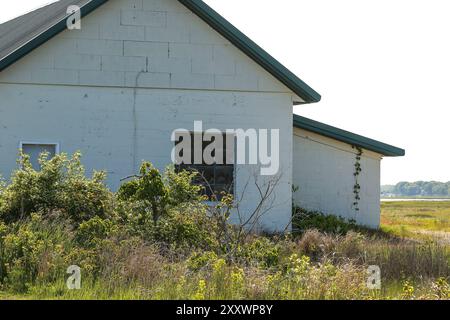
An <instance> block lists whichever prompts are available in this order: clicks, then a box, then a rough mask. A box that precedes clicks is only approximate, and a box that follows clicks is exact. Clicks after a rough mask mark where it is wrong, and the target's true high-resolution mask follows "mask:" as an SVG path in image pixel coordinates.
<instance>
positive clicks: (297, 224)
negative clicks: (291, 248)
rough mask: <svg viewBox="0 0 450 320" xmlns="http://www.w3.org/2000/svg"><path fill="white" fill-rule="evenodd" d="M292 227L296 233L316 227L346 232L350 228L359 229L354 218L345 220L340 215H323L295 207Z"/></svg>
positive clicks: (329, 230)
mask: <svg viewBox="0 0 450 320" xmlns="http://www.w3.org/2000/svg"><path fill="white" fill-rule="evenodd" d="M292 227H293V229H294V230H295V232H297V233H303V232H305V231H306V230H310V229H317V230H319V231H321V232H327V233H334V234H346V233H347V232H349V231H351V230H359V229H360V228H359V227H358V226H357V225H356V221H354V220H346V219H344V218H342V217H337V216H333V215H325V214H323V213H320V212H317V211H308V210H306V209H301V208H296V210H295V212H294V216H293V220H292Z"/></svg>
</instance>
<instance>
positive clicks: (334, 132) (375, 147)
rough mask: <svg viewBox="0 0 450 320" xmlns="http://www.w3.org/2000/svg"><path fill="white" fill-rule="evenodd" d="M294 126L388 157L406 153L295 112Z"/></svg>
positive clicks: (400, 155)
mask: <svg viewBox="0 0 450 320" xmlns="http://www.w3.org/2000/svg"><path fill="white" fill-rule="evenodd" d="M294 127H296V128H300V129H304V130H307V131H311V132H314V133H317V134H320V135H322V136H325V137H329V138H332V139H336V140H338V141H341V142H345V143H348V144H350V145H352V146H357V147H360V148H363V149H366V150H370V151H373V152H376V153H379V154H382V155H384V156H387V157H402V156H404V155H405V150H403V149H400V148H397V147H394V146H391V145H389V144H385V143H383V142H379V141H376V140H373V139H370V138H366V137H363V136H360V135H358V134H355V133H352V132H349V131H345V130H342V129H339V128H336V127H332V126H329V125H327V124H324V123H321V122H318V121H314V120H311V119H308V118H305V117H301V116H299V115H296V114H294Z"/></svg>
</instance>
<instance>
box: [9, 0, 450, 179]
mask: <svg viewBox="0 0 450 320" xmlns="http://www.w3.org/2000/svg"><path fill="white" fill-rule="evenodd" d="M49 2H52V1H51V0H22V1H19V0H16V1H8V2H7V4H6V3H2V8H1V10H0V22H4V21H7V20H9V19H11V18H13V17H15V16H18V15H20V14H22V13H25V12H28V11H30V10H31V9H34V8H36V7H38V6H41V5H42V4H47V3H49ZM53 2H54V1H53ZM206 2H207V3H208V4H209V5H211V6H212V7H213V8H214V9H216V10H217V11H219V12H220V13H221V14H222V15H223V16H225V17H226V18H227V19H228V20H229V21H231V22H232V23H233V24H235V25H236V26H237V27H238V28H239V29H241V30H242V31H243V32H244V33H246V34H247V35H248V36H249V37H250V38H252V39H253V40H254V41H255V42H256V43H258V44H259V45H261V46H262V47H263V48H264V49H266V50H267V51H268V52H269V53H271V54H272V55H273V56H274V57H275V58H277V59H278V60H279V61H280V62H281V63H283V64H284V65H285V66H286V67H288V68H289V69H291V70H292V71H293V72H294V73H296V74H297V75H298V76H299V77H300V78H301V79H302V80H304V81H305V82H306V83H308V84H309V85H310V86H311V87H313V88H314V89H315V90H316V91H318V92H319V93H320V94H321V95H322V101H321V102H320V103H318V104H311V105H305V106H299V107H295V112H296V113H298V114H301V115H304V116H307V117H310V118H313V119H315V120H319V121H322V122H325V123H328V124H331V125H335V126H337V127H340V128H342V129H345V130H349V131H353V132H355V133H359V134H362V135H365V136H368V137H370V138H373V139H378V140H380V141H383V142H386V143H389V144H393V145H395V146H398V147H402V148H405V149H406V152H407V156H406V157H403V158H386V159H384V160H383V162H382V179H381V180H382V181H381V182H382V184H386V183H396V182H398V181H401V180H407V181H415V180H439V181H450V165H449V164H450V148H449V145H448V144H449V138H450V111H449V107H450V99H449V91H450V18H449V17H450V2H449V1H448V0H395V1H393V0H376V1H375V0H371V1H368V0H365V1H362V0H339V1H336V0H277V1H273V0H206Z"/></svg>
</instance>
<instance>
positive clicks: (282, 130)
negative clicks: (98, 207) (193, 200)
mask: <svg viewBox="0 0 450 320" xmlns="http://www.w3.org/2000/svg"><path fill="white" fill-rule="evenodd" d="M73 4H76V5H77V6H78V7H79V8H80V9H81V12H80V15H81V17H82V18H81V29H74V30H69V29H68V27H67V25H68V24H71V23H72V22H74V21H76V20H74V18H76V13H75V14H74V15H72V13H71V12H70V11H69V13H67V12H68V10H67V9H68V7H69V6H70V5H73ZM69 15H70V19H68V17H69ZM68 21H69V22H68ZM318 101H320V95H319V94H317V93H316V92H315V91H314V90H313V89H311V88H310V87H309V86H308V85H306V84H305V83H304V82H303V81H302V80H300V79H299V78H298V77H296V76H295V75H294V74H292V73H291V72H290V71H289V70H287V69H286V68H285V67H283V66H282V65H281V64H280V63H279V62H277V61H276V60H275V59H274V58H272V57H271V56H270V55H269V54H268V53H266V52H265V51H264V50H263V49H261V48H260V47H259V46H258V45H256V44H255V43H254V42H252V41H251V40H250V39H248V38H247V37H246V36H245V35H243V34H242V33H241V32H240V31H239V30H237V29H236V28H234V27H233V26H232V25H231V24H230V23H229V22H227V21H226V20H225V19H224V18H222V17H221V16H220V15H219V14H217V13H216V12H215V11H213V10H212V9H211V8H210V7H208V6H207V5H206V4H205V3H203V2H202V1H199V0H109V1H106V0H91V1H89V0H81V1H80V0H78V1H75V0H62V1H59V2H56V3H54V4H51V5H49V6H46V7H44V8H41V9H38V10H36V11H33V12H31V13H28V14H26V15H24V16H21V17H18V18H16V19H14V20H11V21H9V22H6V23H4V24H1V25H0V173H1V174H2V175H3V177H5V178H8V176H9V175H10V174H11V172H12V171H13V170H14V169H15V168H17V165H16V159H17V155H18V150H19V149H20V148H22V149H23V150H24V152H26V153H28V154H30V156H31V159H32V162H34V164H35V165H37V164H36V162H37V160H36V159H37V156H38V154H39V153H40V152H42V151H44V150H46V151H49V152H50V153H58V152H65V153H69V154H71V153H74V152H75V151H77V150H80V151H81V152H82V153H83V155H84V158H83V163H84V164H85V166H86V168H87V170H88V171H92V170H94V169H96V170H105V171H107V172H108V184H109V186H110V187H111V188H112V189H113V190H115V189H117V188H118V187H119V185H120V180H121V179H122V178H124V177H127V176H130V175H132V174H135V173H136V172H137V170H138V168H139V165H140V163H141V161H142V160H148V161H151V162H152V163H153V164H154V165H155V166H156V167H158V168H160V169H164V167H165V166H167V165H168V164H170V163H171V162H172V158H171V152H172V149H173V147H174V142H173V141H172V140H171V135H172V133H173V132H174V131H176V130H177V129H179V128H186V129H188V130H193V126H194V122H195V121H202V125H203V128H204V129H209V128H216V129H218V130H220V131H222V132H225V131H226V130H227V129H243V130H248V129H252V128H254V129H268V130H271V129H278V130H279V140H280V141H281V143H280V146H279V175H278V177H277V183H276V186H275V187H274V188H273V192H271V194H270V201H267V203H266V204H265V209H267V210H265V211H267V212H264V215H263V216H262V217H261V228H263V229H267V230H271V231H280V230H284V229H285V228H286V226H288V225H289V223H290V220H291V215H292V212H291V211H292V210H291V208H292V201H293V200H294V202H295V203H296V204H298V205H301V206H303V207H306V208H308V209H314V210H320V211H322V212H324V213H328V214H337V215H341V216H343V217H347V218H353V219H356V220H357V221H358V222H359V223H361V224H364V225H368V226H372V227H377V226H378V225H379V216H380V208H379V182H380V181H379V177H380V160H381V158H382V157H383V156H401V155H404V151H403V150H401V149H398V148H395V147H392V146H389V145H386V144H383V143H380V142H377V141H374V140H370V139H367V138H364V137H361V136H357V135H354V134H351V133H348V132H345V131H342V130H339V129H336V128H333V127H330V126H326V125H324V124H321V123H318V122H314V121H312V120H309V119H306V118H302V117H299V116H296V115H293V111H292V106H293V105H296V104H304V103H314V102H318ZM352 146H353V147H357V148H362V152H363V154H362V158H361V161H360V162H361V167H362V172H361V174H360V175H359V176H358V177H356V178H358V179H359V180H355V176H354V175H353V173H354V170H355V158H356V153H357V152H358V151H357V150H358V149H355V148H352ZM260 166H261V165H260V164H252V165H249V164H233V165H217V164H216V165H200V166H197V167H198V168H197V169H198V170H199V171H201V172H203V173H204V174H205V176H207V178H208V182H210V184H211V185H212V186H213V187H214V188H215V190H223V189H225V188H227V190H232V192H233V193H234V194H235V195H236V198H237V199H238V198H239V199H240V210H239V211H240V213H241V215H242V217H241V218H244V219H245V216H248V215H250V214H251V212H253V211H254V210H255V208H256V207H257V206H258V203H259V202H258V199H260V191H259V190H258V186H259V187H260V188H262V187H264V186H267V185H268V184H269V183H270V181H273V177H269V176H261V175H258V174H255V172H256V173H258V172H259V171H258V169H259V168H260ZM271 179H272V180H271ZM253 180H254V181H253ZM356 182H358V183H359V184H360V186H361V190H360V191H359V194H360V198H361V199H360V200H359V201H357V202H358V203H357V204H355V203H354V202H355V195H354V186H355V184H356ZM293 186H298V187H299V190H298V192H296V193H294V195H293V193H292V188H293ZM358 208H359V210H357V209H358ZM235 219H237V218H236V217H235Z"/></svg>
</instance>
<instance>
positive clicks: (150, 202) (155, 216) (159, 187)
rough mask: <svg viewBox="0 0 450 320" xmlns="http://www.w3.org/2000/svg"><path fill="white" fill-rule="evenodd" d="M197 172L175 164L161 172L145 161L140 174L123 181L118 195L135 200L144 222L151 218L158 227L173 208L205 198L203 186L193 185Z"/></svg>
mask: <svg viewBox="0 0 450 320" xmlns="http://www.w3.org/2000/svg"><path fill="white" fill-rule="evenodd" d="M196 175H197V173H195V172H188V171H181V172H176V171H175V169H174V168H173V166H171V167H168V168H167V169H166V170H165V172H164V174H161V173H160V172H159V170H158V169H156V168H155V167H154V166H153V165H152V164H151V163H150V162H143V163H142V165H141V168H140V175H139V176H136V177H135V179H134V180H131V181H128V182H125V183H124V184H122V186H121V187H120V189H119V192H118V198H119V200H121V201H127V202H134V203H135V206H136V208H138V210H139V211H140V212H139V215H140V217H141V220H142V222H143V223H146V222H147V221H148V220H149V218H150V217H151V218H152V220H153V224H154V225H155V226H156V225H157V224H158V221H159V219H161V218H162V217H164V216H166V215H167V214H168V211H169V210H170V208H173V207H177V206H179V205H180V204H181V205H183V204H187V203H199V202H200V201H202V200H203V198H202V196H201V190H202V188H201V187H200V186H196V185H194V184H192V181H193V179H194V178H195V176H196Z"/></svg>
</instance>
